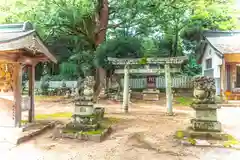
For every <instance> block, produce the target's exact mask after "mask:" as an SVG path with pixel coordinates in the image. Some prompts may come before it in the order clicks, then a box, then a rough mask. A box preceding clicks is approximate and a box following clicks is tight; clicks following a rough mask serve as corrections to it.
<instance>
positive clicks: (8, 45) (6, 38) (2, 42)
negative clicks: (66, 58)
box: [0, 22, 57, 63]
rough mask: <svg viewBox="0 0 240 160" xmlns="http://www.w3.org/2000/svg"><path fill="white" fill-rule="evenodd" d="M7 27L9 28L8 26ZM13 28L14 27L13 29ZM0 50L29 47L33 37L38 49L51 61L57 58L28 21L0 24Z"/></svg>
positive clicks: (32, 42)
mask: <svg viewBox="0 0 240 160" xmlns="http://www.w3.org/2000/svg"><path fill="white" fill-rule="evenodd" d="M8 27H9V28H8ZM13 28H14V29H13ZM0 34H1V37H0V51H1V50H2V51H4V50H14V49H15V50H17V49H28V50H29V49H30V50H32V52H34V49H32V48H31V47H32V46H33V45H34V39H35V42H36V44H35V45H36V46H37V49H38V51H40V52H41V53H43V54H45V55H46V56H47V57H48V58H49V59H50V60H51V61H53V62H55V63H57V59H56V58H55V56H53V55H52V54H51V53H50V52H49V50H48V49H47V47H46V46H45V45H44V44H43V42H42V40H41V39H40V36H39V35H38V34H37V32H36V31H35V30H34V29H33V26H32V24H31V23H29V22H25V23H22V24H4V25H0Z"/></svg>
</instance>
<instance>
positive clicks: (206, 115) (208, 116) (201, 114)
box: [195, 110, 217, 121]
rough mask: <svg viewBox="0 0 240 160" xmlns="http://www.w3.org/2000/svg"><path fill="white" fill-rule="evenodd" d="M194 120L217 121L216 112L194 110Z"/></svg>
mask: <svg viewBox="0 0 240 160" xmlns="http://www.w3.org/2000/svg"><path fill="white" fill-rule="evenodd" d="M195 114H196V116H195V117H196V119H199V120H209V121H217V110H196V112H195Z"/></svg>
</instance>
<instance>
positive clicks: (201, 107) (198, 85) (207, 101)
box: [191, 76, 221, 132]
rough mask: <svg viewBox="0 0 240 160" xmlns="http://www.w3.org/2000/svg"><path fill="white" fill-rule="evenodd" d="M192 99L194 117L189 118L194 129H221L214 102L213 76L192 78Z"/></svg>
mask: <svg viewBox="0 0 240 160" xmlns="http://www.w3.org/2000/svg"><path fill="white" fill-rule="evenodd" d="M193 82H194V93H193V95H194V97H195V98H194V101H193V103H192V105H191V107H192V108H193V109H194V110H195V112H196V115H195V118H194V119H192V120H191V124H192V129H193V130H195V131H213V132H220V131H221V123H220V122H218V120H217V109H218V108H219V107H218V106H217V104H216V102H215V91H216V88H215V81H214V79H213V78H210V77H205V76H199V77H196V78H194V80H193Z"/></svg>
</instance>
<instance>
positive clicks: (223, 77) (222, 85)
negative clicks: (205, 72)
mask: <svg viewBox="0 0 240 160" xmlns="http://www.w3.org/2000/svg"><path fill="white" fill-rule="evenodd" d="M220 79H221V95H222V97H223V98H224V99H225V95H224V93H225V90H226V86H225V85H226V64H225V60H224V59H223V60H222V66H221V77H220Z"/></svg>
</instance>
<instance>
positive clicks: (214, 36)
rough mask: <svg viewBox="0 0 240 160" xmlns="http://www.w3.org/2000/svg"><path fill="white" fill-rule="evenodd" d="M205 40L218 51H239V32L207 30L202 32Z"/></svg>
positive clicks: (225, 52) (226, 52) (224, 52)
mask: <svg viewBox="0 0 240 160" xmlns="http://www.w3.org/2000/svg"><path fill="white" fill-rule="evenodd" d="M204 36H205V37H206V39H207V41H208V42H209V43H210V44H211V45H212V46H213V47H214V48H215V49H216V50H218V51H219V52H220V53H222V54H228V53H240V32H239V31H231V32H220V31H218V32H208V33H206V32H205V33H204Z"/></svg>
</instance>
